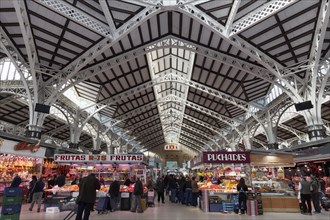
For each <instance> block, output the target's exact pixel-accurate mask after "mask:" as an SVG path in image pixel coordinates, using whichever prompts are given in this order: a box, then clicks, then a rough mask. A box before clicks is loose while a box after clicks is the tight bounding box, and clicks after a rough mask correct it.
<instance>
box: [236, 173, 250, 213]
mask: <svg viewBox="0 0 330 220" xmlns="http://www.w3.org/2000/svg"><path fill="white" fill-rule="evenodd" d="M236 188H237V191H238V209H239V210H240V211H241V214H245V212H246V200H247V196H246V192H247V191H248V187H247V185H246V184H245V180H244V178H241V179H240V180H239V183H238V184H237V187H236Z"/></svg>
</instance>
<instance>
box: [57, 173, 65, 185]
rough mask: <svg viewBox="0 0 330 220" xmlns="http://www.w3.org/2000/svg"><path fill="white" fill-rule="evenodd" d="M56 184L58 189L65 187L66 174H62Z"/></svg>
mask: <svg viewBox="0 0 330 220" xmlns="http://www.w3.org/2000/svg"><path fill="white" fill-rule="evenodd" d="M56 184H57V185H58V187H62V186H64V185H65V174H64V173H63V174H61V175H60V176H59V177H57V179H56Z"/></svg>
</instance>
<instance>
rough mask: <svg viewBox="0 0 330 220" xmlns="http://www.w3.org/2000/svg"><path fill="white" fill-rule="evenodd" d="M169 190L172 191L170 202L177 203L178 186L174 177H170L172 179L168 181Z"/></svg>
mask: <svg viewBox="0 0 330 220" xmlns="http://www.w3.org/2000/svg"><path fill="white" fill-rule="evenodd" d="M168 188H169V190H170V201H171V202H175V195H176V184H175V179H174V176H173V175H170V178H169V181H168Z"/></svg>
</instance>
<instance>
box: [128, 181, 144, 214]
mask: <svg viewBox="0 0 330 220" xmlns="http://www.w3.org/2000/svg"><path fill="white" fill-rule="evenodd" d="M142 195H143V184H142V182H141V180H140V178H137V181H136V182H135V186H134V196H135V204H134V207H132V209H131V211H132V212H136V211H137V212H138V213H143V209H142V205H141V197H142Z"/></svg>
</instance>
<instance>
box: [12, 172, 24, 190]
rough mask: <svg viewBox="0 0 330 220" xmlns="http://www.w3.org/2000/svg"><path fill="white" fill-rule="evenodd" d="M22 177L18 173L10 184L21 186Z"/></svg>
mask: <svg viewBox="0 0 330 220" xmlns="http://www.w3.org/2000/svg"><path fill="white" fill-rule="evenodd" d="M21 182H22V179H21V177H19V175H18V174H16V176H15V177H14V179H13V181H12V182H11V184H10V187H19V184H21Z"/></svg>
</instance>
